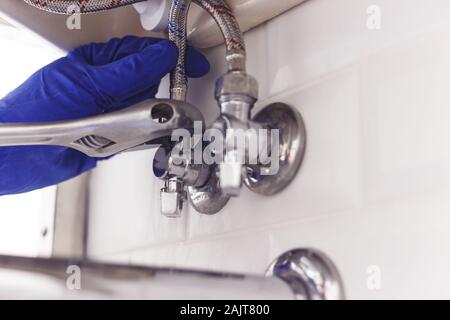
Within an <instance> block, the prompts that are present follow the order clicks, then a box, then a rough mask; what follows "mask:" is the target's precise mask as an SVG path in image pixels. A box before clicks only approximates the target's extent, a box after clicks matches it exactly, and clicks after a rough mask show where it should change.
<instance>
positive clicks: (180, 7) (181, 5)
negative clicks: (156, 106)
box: [168, 0, 191, 101]
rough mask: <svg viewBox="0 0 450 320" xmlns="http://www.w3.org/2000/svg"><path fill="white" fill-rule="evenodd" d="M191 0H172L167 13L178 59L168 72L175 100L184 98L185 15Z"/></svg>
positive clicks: (185, 86)
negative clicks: (173, 67) (172, 68)
mask: <svg viewBox="0 0 450 320" xmlns="http://www.w3.org/2000/svg"><path fill="white" fill-rule="evenodd" d="M190 5H191V0H172V5H171V7H170V13H169V26H168V31H169V40H171V41H173V42H174V43H175V44H176V46H177V48H178V61H177V65H176V67H175V69H174V70H173V71H172V72H171V73H170V97H171V99H175V100H181V101H184V100H186V94H187V83H188V80H187V75H186V67H185V60H186V59H185V58H186V46H187V41H186V39H187V31H186V30H187V15H188V11H189V7H190Z"/></svg>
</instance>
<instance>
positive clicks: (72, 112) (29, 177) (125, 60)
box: [0, 37, 209, 195]
mask: <svg viewBox="0 0 450 320" xmlns="http://www.w3.org/2000/svg"><path fill="white" fill-rule="evenodd" d="M177 57H178V50H177V48H176V46H175V45H174V44H173V43H172V42H170V41H168V40H160V39H151V38H137V37H126V38H123V39H113V40H111V41H109V42H108V43H105V44H91V45H87V46H83V47H80V48H77V49H74V50H72V51H71V52H69V54H68V55H67V57H65V58H62V59H59V60H57V61H55V62H53V63H51V64H50V65H48V66H46V67H44V68H43V69H41V70H39V71H38V72H36V73H35V74H33V75H32V76H31V77H30V78H29V79H28V80H27V81H26V82H25V83H24V84H22V85H21V86H20V87H18V88H17V89H16V90H14V91H13V92H11V93H10V94H8V95H7V96H6V97H5V98H3V99H2V100H0V123H8V122H42V121H57V120H71V119H78V118H84V117H90V116H94V115H97V114H101V113H104V112H111V111H115V110H118V109H122V108H126V107H129V106H131V105H133V104H136V103H138V102H141V101H143V100H146V99H150V98H154V97H155V95H156V93H157V91H158V86H159V83H160V80H161V79H162V78H163V77H164V76H165V75H166V74H167V73H169V72H170V71H171V70H172V69H173V68H174V67H175V66H176V63H177ZM186 69H187V73H188V75H189V76H190V77H201V76H203V75H205V74H206V73H208V72H209V63H208V61H207V60H206V58H205V57H204V56H203V55H201V54H200V53H199V52H197V51H195V50H194V49H192V48H189V49H188V53H187V62H186ZM98 160H99V159H94V158H90V157H88V156H86V155H85V154H83V153H81V152H79V151H76V150H73V149H69V148H64V147H55V146H22V147H3V148H0V195H5V194H17V193H23V192H28V191H31V190H35V189H39V188H43V187H46V186H50V185H54V184H57V183H60V182H62V181H65V180H67V179H70V178H73V177H75V176H77V175H79V174H81V173H83V172H86V171H88V170H90V169H92V168H94V167H95V166H96V162H97V161H98Z"/></svg>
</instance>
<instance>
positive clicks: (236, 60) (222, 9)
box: [194, 0, 246, 71]
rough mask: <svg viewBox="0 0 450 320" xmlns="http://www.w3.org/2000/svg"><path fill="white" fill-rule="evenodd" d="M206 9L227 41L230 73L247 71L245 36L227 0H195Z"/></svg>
mask: <svg viewBox="0 0 450 320" xmlns="http://www.w3.org/2000/svg"><path fill="white" fill-rule="evenodd" d="M194 2H195V3H196V4H197V5H199V6H200V7H202V8H203V9H205V10H206V11H207V12H208V13H209V14H210V15H211V16H212V17H213V18H214V20H215V21H216V23H217V24H218V25H219V28H220V30H221V31H222V35H223V37H224V39H225V46H226V49H227V54H226V56H227V62H228V70H229V71H245V63H246V52H245V42H244V36H243V34H242V31H241V29H240V28H239V24H238V22H237V20H236V18H235V16H234V14H233V11H232V10H231V8H230V7H229V6H228V4H227V3H226V1H225V0H194Z"/></svg>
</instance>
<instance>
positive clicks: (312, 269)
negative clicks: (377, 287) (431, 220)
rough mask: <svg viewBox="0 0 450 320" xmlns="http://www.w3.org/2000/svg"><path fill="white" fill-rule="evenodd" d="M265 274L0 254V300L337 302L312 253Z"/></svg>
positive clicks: (327, 271)
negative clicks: (251, 274)
mask: <svg viewBox="0 0 450 320" xmlns="http://www.w3.org/2000/svg"><path fill="white" fill-rule="evenodd" d="M267 275H268V276H266V277H264V276H250V275H240V274H229V273H228V274H227V273H217V272H205V271H192V270H182V269H171V268H152V267H142V266H124V265H114V264H107V263H97V262H92V261H86V260H72V259H56V258H55V259H43V258H25V257H12V256H0V299H158V300H161V299H162V300H166V299H170V300H181V299H192V300H209V299H214V300H241V299H242V300H244V299H245V300H279V299H282V300H293V299H299V300H304V299H341V298H343V290H342V285H341V281H340V279H339V275H338V273H337V270H336V268H335V267H334V265H333V264H332V263H331V261H330V260H329V259H327V258H326V257H325V256H324V255H323V254H321V253H319V252H317V251H315V250H292V251H289V252H287V253H285V254H283V255H282V256H280V257H279V258H278V259H276V260H275V261H274V262H273V263H272V264H271V266H270V267H269V269H268V274H267Z"/></svg>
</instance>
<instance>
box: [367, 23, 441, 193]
mask: <svg viewBox="0 0 450 320" xmlns="http://www.w3.org/2000/svg"><path fill="white" fill-rule="evenodd" d="M446 38H450V32H448V31H446V32H437V33H429V34H427V35H426V36H421V37H418V38H415V39H413V40H411V41H409V42H408V43H405V44H403V45H402V46H400V47H396V48H394V49H391V50H386V51H383V52H382V53H380V54H379V55H376V56H374V57H372V58H371V59H369V60H368V61H367V62H366V63H364V64H363V65H362V67H361V80H360V86H361V110H362V111H361V112H362V119H361V120H362V122H361V123H362V128H363V135H362V140H363V141H364V143H363V148H364V161H363V163H364V185H365V190H364V191H365V195H366V197H367V198H368V199H370V200H372V201H375V200H382V199H388V198H398V197H401V196H403V195H405V194H406V193H411V192H420V191H424V190H429V189H439V188H442V187H445V186H448V185H449V184H450V166H449V165H448V163H449V160H450V126H449V125H448V124H449V123H450V108H449V107H448V106H449V105H450V91H449V90H448V83H450V61H449V59H448V57H449V55H450V44H449V42H447V41H442V39H446Z"/></svg>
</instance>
